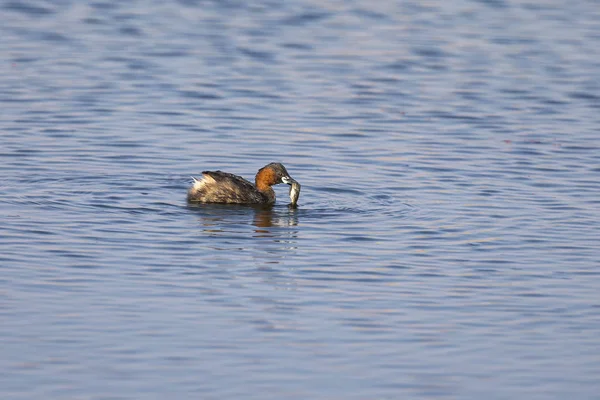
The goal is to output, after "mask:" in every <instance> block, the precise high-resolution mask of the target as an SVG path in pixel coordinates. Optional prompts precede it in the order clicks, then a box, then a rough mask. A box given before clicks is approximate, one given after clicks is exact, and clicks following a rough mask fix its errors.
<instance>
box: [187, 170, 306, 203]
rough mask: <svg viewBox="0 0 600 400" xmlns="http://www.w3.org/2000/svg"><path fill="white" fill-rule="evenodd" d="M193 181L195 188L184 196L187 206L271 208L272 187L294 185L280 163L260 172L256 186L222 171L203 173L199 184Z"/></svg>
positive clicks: (273, 198) (272, 199) (273, 192)
mask: <svg viewBox="0 0 600 400" xmlns="http://www.w3.org/2000/svg"><path fill="white" fill-rule="evenodd" d="M192 179H193V180H194V184H193V185H192V187H191V188H190V189H189V190H188V195H187V199H188V201H189V202H198V203H229V204H273V203H275V191H274V190H273V188H272V187H271V186H273V185H277V184H280V183H287V184H288V185H292V184H293V183H294V182H296V181H295V180H294V179H292V178H291V177H290V175H289V174H288V172H287V171H286V169H285V167H284V166H283V164H280V163H271V164H268V165H265V166H264V167H262V168H261V169H259V170H258V173H257V174H256V178H255V185H253V184H252V183H251V182H249V181H247V180H246V179H244V178H242V177H241V176H237V175H234V174H229V173H227V172H221V171H203V172H202V179H201V180H197V179H196V178H194V177H192Z"/></svg>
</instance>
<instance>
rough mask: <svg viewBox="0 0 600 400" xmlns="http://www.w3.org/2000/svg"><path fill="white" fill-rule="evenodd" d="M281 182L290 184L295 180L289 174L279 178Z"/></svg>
mask: <svg viewBox="0 0 600 400" xmlns="http://www.w3.org/2000/svg"><path fill="white" fill-rule="evenodd" d="M281 182H283V183H286V184H288V185H291V184H292V183H294V182H296V181H295V180H294V178H292V177H291V176H284V177H283V178H281Z"/></svg>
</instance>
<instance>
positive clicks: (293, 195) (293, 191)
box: [290, 180, 301, 207]
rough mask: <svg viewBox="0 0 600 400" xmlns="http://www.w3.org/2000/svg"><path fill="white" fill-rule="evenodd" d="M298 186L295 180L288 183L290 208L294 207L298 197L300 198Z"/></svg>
mask: <svg viewBox="0 0 600 400" xmlns="http://www.w3.org/2000/svg"><path fill="white" fill-rule="evenodd" d="M300 188H301V186H300V184H299V183H298V182H296V181H295V180H292V182H291V183H290V201H291V202H292V203H291V204H292V206H294V207H295V206H296V204H298V197H300Z"/></svg>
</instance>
